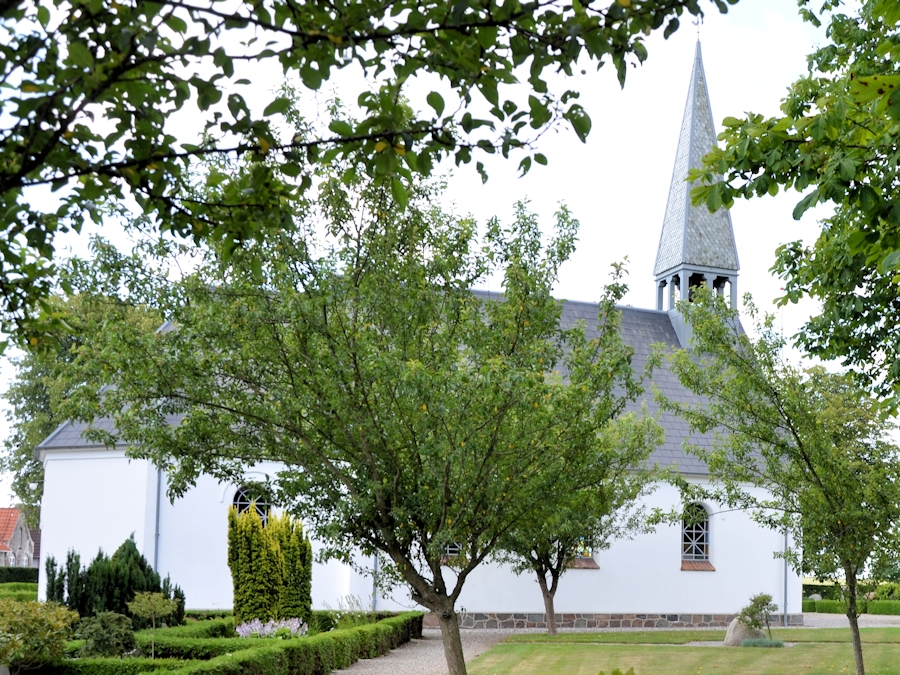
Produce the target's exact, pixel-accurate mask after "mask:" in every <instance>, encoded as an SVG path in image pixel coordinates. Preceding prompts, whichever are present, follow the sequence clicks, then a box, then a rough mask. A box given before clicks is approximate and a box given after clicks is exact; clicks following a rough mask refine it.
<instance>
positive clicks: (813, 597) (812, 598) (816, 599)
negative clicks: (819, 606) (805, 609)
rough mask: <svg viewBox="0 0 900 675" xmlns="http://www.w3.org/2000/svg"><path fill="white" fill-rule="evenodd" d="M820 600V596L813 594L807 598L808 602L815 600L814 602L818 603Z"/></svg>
mask: <svg viewBox="0 0 900 675" xmlns="http://www.w3.org/2000/svg"><path fill="white" fill-rule="evenodd" d="M821 599H822V596H821V595H819V594H818V593H813V594H812V595H811V596H809V600H815V601H816V602H818V601H819V600H821Z"/></svg>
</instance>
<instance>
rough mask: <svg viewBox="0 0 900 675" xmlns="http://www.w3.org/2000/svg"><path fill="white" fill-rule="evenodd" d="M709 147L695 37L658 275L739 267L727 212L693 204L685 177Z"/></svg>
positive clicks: (710, 130)
mask: <svg viewBox="0 0 900 675" xmlns="http://www.w3.org/2000/svg"><path fill="white" fill-rule="evenodd" d="M714 147H716V127H715V123H714V122H713V116H712V108H711V106H710V103H709V91H708V90H707V86H706V75H705V74H704V72H703V58H702V56H701V53H700V42H699V41H698V42H697V49H696V53H695V55H694V67H693V70H692V72H691V82H690V86H689V88H688V96H687V102H686V103H685V106H684V117H683V118H682V121H681V132H680V135H679V137H678V151H677V152H676V153H675V167H674V169H673V170H672V183H671V186H670V187H669V201H668V203H667V204H666V215H665V218H664V220H663V227H662V232H661V234H660V238H659V249H658V251H657V254H656V266H655V267H654V271H653V273H654V274H655V275H656V276H657V277H659V276H660V275H662V274H663V273H665V272H670V271H673V270H675V269H676V268H678V267H679V266H681V265H691V266H697V267H710V268H716V269H723V270H733V271H735V272H736V271H737V270H739V269H740V265H739V263H738V254H737V247H736V245H735V242H734V229H733V228H732V226H731V215H730V214H729V212H728V210H727V209H719V210H718V211H716V212H715V213H710V212H709V209H708V208H707V207H706V205H705V204H701V205H699V206H694V205H692V204H691V194H690V192H691V188H692V187H693V185H694V184H693V183H686V182H685V180H684V179H685V178H686V177H687V174H688V171H689V170H690V169H693V168H698V167H699V166H700V164H701V160H702V158H703V155H705V154H706V153H708V152H709V151H710V150H712V149H713V148H714Z"/></svg>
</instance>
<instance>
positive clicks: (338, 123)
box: [328, 120, 353, 138]
mask: <svg viewBox="0 0 900 675" xmlns="http://www.w3.org/2000/svg"><path fill="white" fill-rule="evenodd" d="M328 128H329V129H330V130H331V131H333V132H334V133H336V134H337V135H338V136H343V137H344V138H346V137H347V136H352V135H353V127H351V126H350V123H349V122H346V121H344V120H334V122H332V123H331V124H329V125H328Z"/></svg>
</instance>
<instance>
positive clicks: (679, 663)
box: [469, 628, 900, 675]
mask: <svg viewBox="0 0 900 675" xmlns="http://www.w3.org/2000/svg"><path fill="white" fill-rule="evenodd" d="M861 634H862V637H863V640H864V642H865V646H864V648H863V654H864V657H865V660H866V673H868V674H869V675H888V674H890V675H900V628H867V629H863V630H862V631H861ZM724 636H725V632H724V631H640V632H633V633H632V632H627V633H575V634H567V635H561V636H557V637H556V638H550V637H548V636H546V635H514V636H511V637H510V638H509V639H508V640H507V641H506V642H505V643H503V644H500V645H497V646H496V647H494V648H493V649H491V650H490V651H488V652H486V653H484V654H482V655H481V656H480V657H478V658H477V659H475V660H474V661H472V662H471V664H470V665H469V673H470V675H507V674H510V675H512V674H515V675H563V674H565V675H597V674H598V673H599V672H601V671H603V672H606V673H607V674H608V673H610V672H611V671H612V670H614V669H615V668H619V669H620V670H622V671H623V672H625V671H627V670H628V669H629V668H634V672H635V675H685V674H688V673H690V674H693V675H717V674H718V675H782V674H783V673H808V674H810V675H839V674H841V673H847V674H852V673H853V672H854V667H853V651H852V647H851V645H850V631H849V630H847V629H844V628H833V629H832V628H823V629H802V628H801V629H793V630H773V631H772V636H773V637H776V638H778V639H781V640H785V641H788V642H797V643H798V644H797V645H796V646H794V647H785V648H784V649H750V648H739V647H735V648H724V647H723V648H718V647H684V646H678V645H683V644H685V643H687V642H693V641H695V640H704V641H706V640H721V639H723V638H724Z"/></svg>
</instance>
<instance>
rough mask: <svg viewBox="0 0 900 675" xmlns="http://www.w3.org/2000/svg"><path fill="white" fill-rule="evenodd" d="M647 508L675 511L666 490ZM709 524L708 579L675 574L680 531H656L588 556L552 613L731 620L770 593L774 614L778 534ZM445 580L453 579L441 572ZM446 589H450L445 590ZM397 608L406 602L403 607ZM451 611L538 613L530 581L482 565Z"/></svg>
mask: <svg viewBox="0 0 900 675" xmlns="http://www.w3.org/2000/svg"><path fill="white" fill-rule="evenodd" d="M644 503H645V505H646V506H647V507H648V508H653V507H655V506H658V507H660V508H662V509H666V510H668V509H671V508H672V507H674V506H676V505H677V504H679V503H680V499H679V494H678V491H677V489H676V488H674V487H672V486H666V485H663V486H661V487H660V488H659V489H658V490H657V491H656V492H655V493H654V494H652V495H650V496H649V497H647V498H646V499H645V501H644ZM705 506H706V507H707V511H708V512H709V513H710V514H711V516H710V562H711V563H712V565H713V567H715V571H714V572H707V571H703V572H699V571H683V570H682V569H681V527H680V526H679V525H674V526H661V527H658V528H656V531H655V532H653V533H649V534H643V535H639V536H637V537H635V538H634V539H632V540H621V541H616V542H614V543H613V545H612V546H611V547H610V548H609V549H608V550H605V551H600V552H598V553H597V554H596V555H595V560H596V562H597V563H598V564H599V566H600V569H598V570H592V569H591V570H589V569H570V570H567V571H566V572H565V573H564V575H563V577H562V579H561V580H560V585H559V590H558V591H557V594H556V603H555V605H556V611H557V612H558V613H567V614H568V613H604V614H605V613H616V614H621V613H632V614H634V613H644V614H687V613H691V614H733V613H736V612H737V611H738V610H740V608H741V607H743V606H745V605H746V604H747V603H748V600H749V598H750V596H751V595H755V594H756V593H769V594H770V595H771V596H772V597H773V599H774V602H776V603H777V604H778V606H779V607H781V606H782V605H783V604H784V596H785V567H784V561H783V560H781V559H776V558H774V557H773V553H775V552H776V551H781V550H783V547H784V537H783V535H782V534H779V533H777V532H773V531H770V530H766V529H763V528H761V527H760V526H759V525H757V524H756V523H754V522H753V521H752V520H751V519H750V518H749V516H748V515H747V514H746V513H743V512H726V511H723V509H721V508H720V507H719V506H718V505H716V504H706V505H705ZM445 572H447V573H448V574H447V577H448V579H451V580H452V579H453V575H452V572H451V571H450V570H448V569H447V568H445ZM448 583H449V582H448ZM801 595H802V580H801V579H800V577H798V576H797V575H796V574H795V573H794V572H793V571H791V570H790V569H789V570H788V574H787V599H788V602H787V611H788V613H800V611H801V604H800V603H801ZM392 596H393V597H392V598H381V599H379V605H378V606H379V608H382V609H401V608H402V607H403V606H404V605H408V602H409V601H408V593H406V592H405V591H404V590H403V589H397V590H395V592H394V593H393V594H392ZM404 600H405V601H406V602H404ZM457 607H458V608H459V609H460V610H461V611H466V612H469V613H476V612H477V613H495V614H496V613H539V614H540V613H543V611H544V605H543V599H542V597H541V592H540V589H539V588H538V585H537V581H536V578H535V576H534V574H528V573H525V574H522V575H520V576H516V575H515V574H513V573H512V572H511V570H510V569H509V568H508V567H505V566H501V565H497V564H495V563H487V564H484V565H482V566H480V567H479V568H476V570H475V571H474V572H472V573H471V575H470V576H469V578H468V579H467V580H466V585H465V588H464V589H463V592H462V594H461V595H460V598H459V602H458V603H457Z"/></svg>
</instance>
